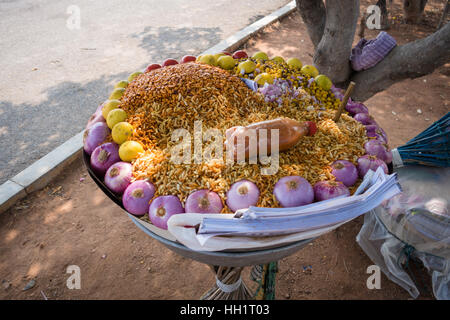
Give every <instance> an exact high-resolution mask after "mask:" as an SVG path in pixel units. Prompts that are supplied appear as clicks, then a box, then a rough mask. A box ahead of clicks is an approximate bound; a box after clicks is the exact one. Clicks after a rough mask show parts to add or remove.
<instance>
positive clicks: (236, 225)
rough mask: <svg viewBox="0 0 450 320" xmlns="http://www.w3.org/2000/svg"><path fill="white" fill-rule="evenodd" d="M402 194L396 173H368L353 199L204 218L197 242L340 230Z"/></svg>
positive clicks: (350, 197) (253, 210)
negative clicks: (216, 237)
mask: <svg viewBox="0 0 450 320" xmlns="http://www.w3.org/2000/svg"><path fill="white" fill-rule="evenodd" d="M400 192H401V188H400V185H399V184H398V181H397V176H396V173H394V174H391V175H386V174H385V173H384V172H383V170H381V168H379V169H378V170H377V171H376V172H374V171H369V172H368V173H367V174H366V176H365V177H364V180H363V182H362V183H361V185H360V186H359V188H358V189H357V190H356V192H355V193H354V195H352V196H344V197H338V198H334V199H330V200H326V201H321V202H316V203H312V204H309V205H304V206H301V207H295V208H259V207H250V208H248V209H244V210H240V211H238V212H236V214H235V215H234V217H233V218H232V219H223V218H222V217H220V218H219V217H217V218H216V217H211V216H208V217H204V218H203V219H202V221H201V223H200V226H199V228H198V232H197V239H198V240H199V241H200V243H204V241H206V240H207V239H209V238H211V237H214V236H228V237H229V236H246V237H269V236H278V235H286V234H293V233H306V232H310V231H312V230H317V231H319V230H320V229H323V230H329V229H330V228H331V229H334V228H333V226H334V227H337V226H339V225H341V224H343V223H345V222H348V221H350V220H352V219H354V218H356V217H358V216H360V215H362V214H364V213H365V212H368V211H370V210H372V209H374V208H375V207H377V206H378V205H380V204H381V202H383V201H384V200H387V199H390V198H391V197H393V196H394V195H396V194H398V193H400Z"/></svg>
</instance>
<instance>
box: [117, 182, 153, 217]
mask: <svg viewBox="0 0 450 320" xmlns="http://www.w3.org/2000/svg"><path fill="white" fill-rule="evenodd" d="M154 195H155V186H154V185H153V184H152V183H150V182H148V181H147V180H136V181H134V182H133V183H131V184H130V185H128V187H127V188H126V189H125V191H124V193H123V195H122V203H123V206H124V208H125V210H127V211H128V212H129V213H131V214H134V215H136V216H143V215H144V214H146V213H147V211H148V204H149V203H150V200H151V199H152V198H153V196H154Z"/></svg>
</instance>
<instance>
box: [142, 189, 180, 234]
mask: <svg viewBox="0 0 450 320" xmlns="http://www.w3.org/2000/svg"><path fill="white" fill-rule="evenodd" d="M179 213H184V208H183V206H182V204H181V201H180V199H178V197H176V196H159V197H156V198H155V199H153V201H152V203H150V207H149V209H148V217H149V219H150V221H151V222H152V223H153V224H154V225H155V226H157V227H158V228H161V229H164V230H167V221H168V220H169V218H170V217H171V216H173V215H174V214H179Z"/></svg>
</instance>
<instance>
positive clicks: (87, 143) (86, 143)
mask: <svg viewBox="0 0 450 320" xmlns="http://www.w3.org/2000/svg"><path fill="white" fill-rule="evenodd" d="M110 133H111V130H110V129H109V128H108V126H107V124H106V123H105V122H96V123H94V124H93V125H92V126H91V127H90V128H89V129H86V130H85V131H84V135H83V148H84V151H86V153H87V154H89V155H90V154H92V152H93V151H94V149H95V148H97V146H99V145H101V144H102V143H103V142H104V141H105V139H106V137H107V136H108V135H109V134H110Z"/></svg>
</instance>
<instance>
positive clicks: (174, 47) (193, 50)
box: [132, 27, 222, 63]
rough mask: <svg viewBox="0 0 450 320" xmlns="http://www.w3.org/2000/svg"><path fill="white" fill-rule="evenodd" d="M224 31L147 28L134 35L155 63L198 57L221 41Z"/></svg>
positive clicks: (195, 28)
mask: <svg viewBox="0 0 450 320" xmlns="http://www.w3.org/2000/svg"><path fill="white" fill-rule="evenodd" d="M221 35H222V30H221V29H220V28H218V27H215V28H201V27H193V28H188V27H182V28H172V27H158V28H155V27H146V28H145V29H144V30H143V31H142V32H139V33H137V34H134V35H132V37H134V38H137V39H140V40H141V44H140V47H142V48H143V49H145V50H146V51H147V52H148V55H149V56H150V57H152V59H153V61H155V63H161V62H163V61H164V60H166V59H168V58H174V59H180V58H181V57H183V56H184V55H198V54H200V53H201V52H202V51H204V50H206V49H208V48H210V47H212V46H214V45H216V44H217V43H219V42H220V41H221Z"/></svg>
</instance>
